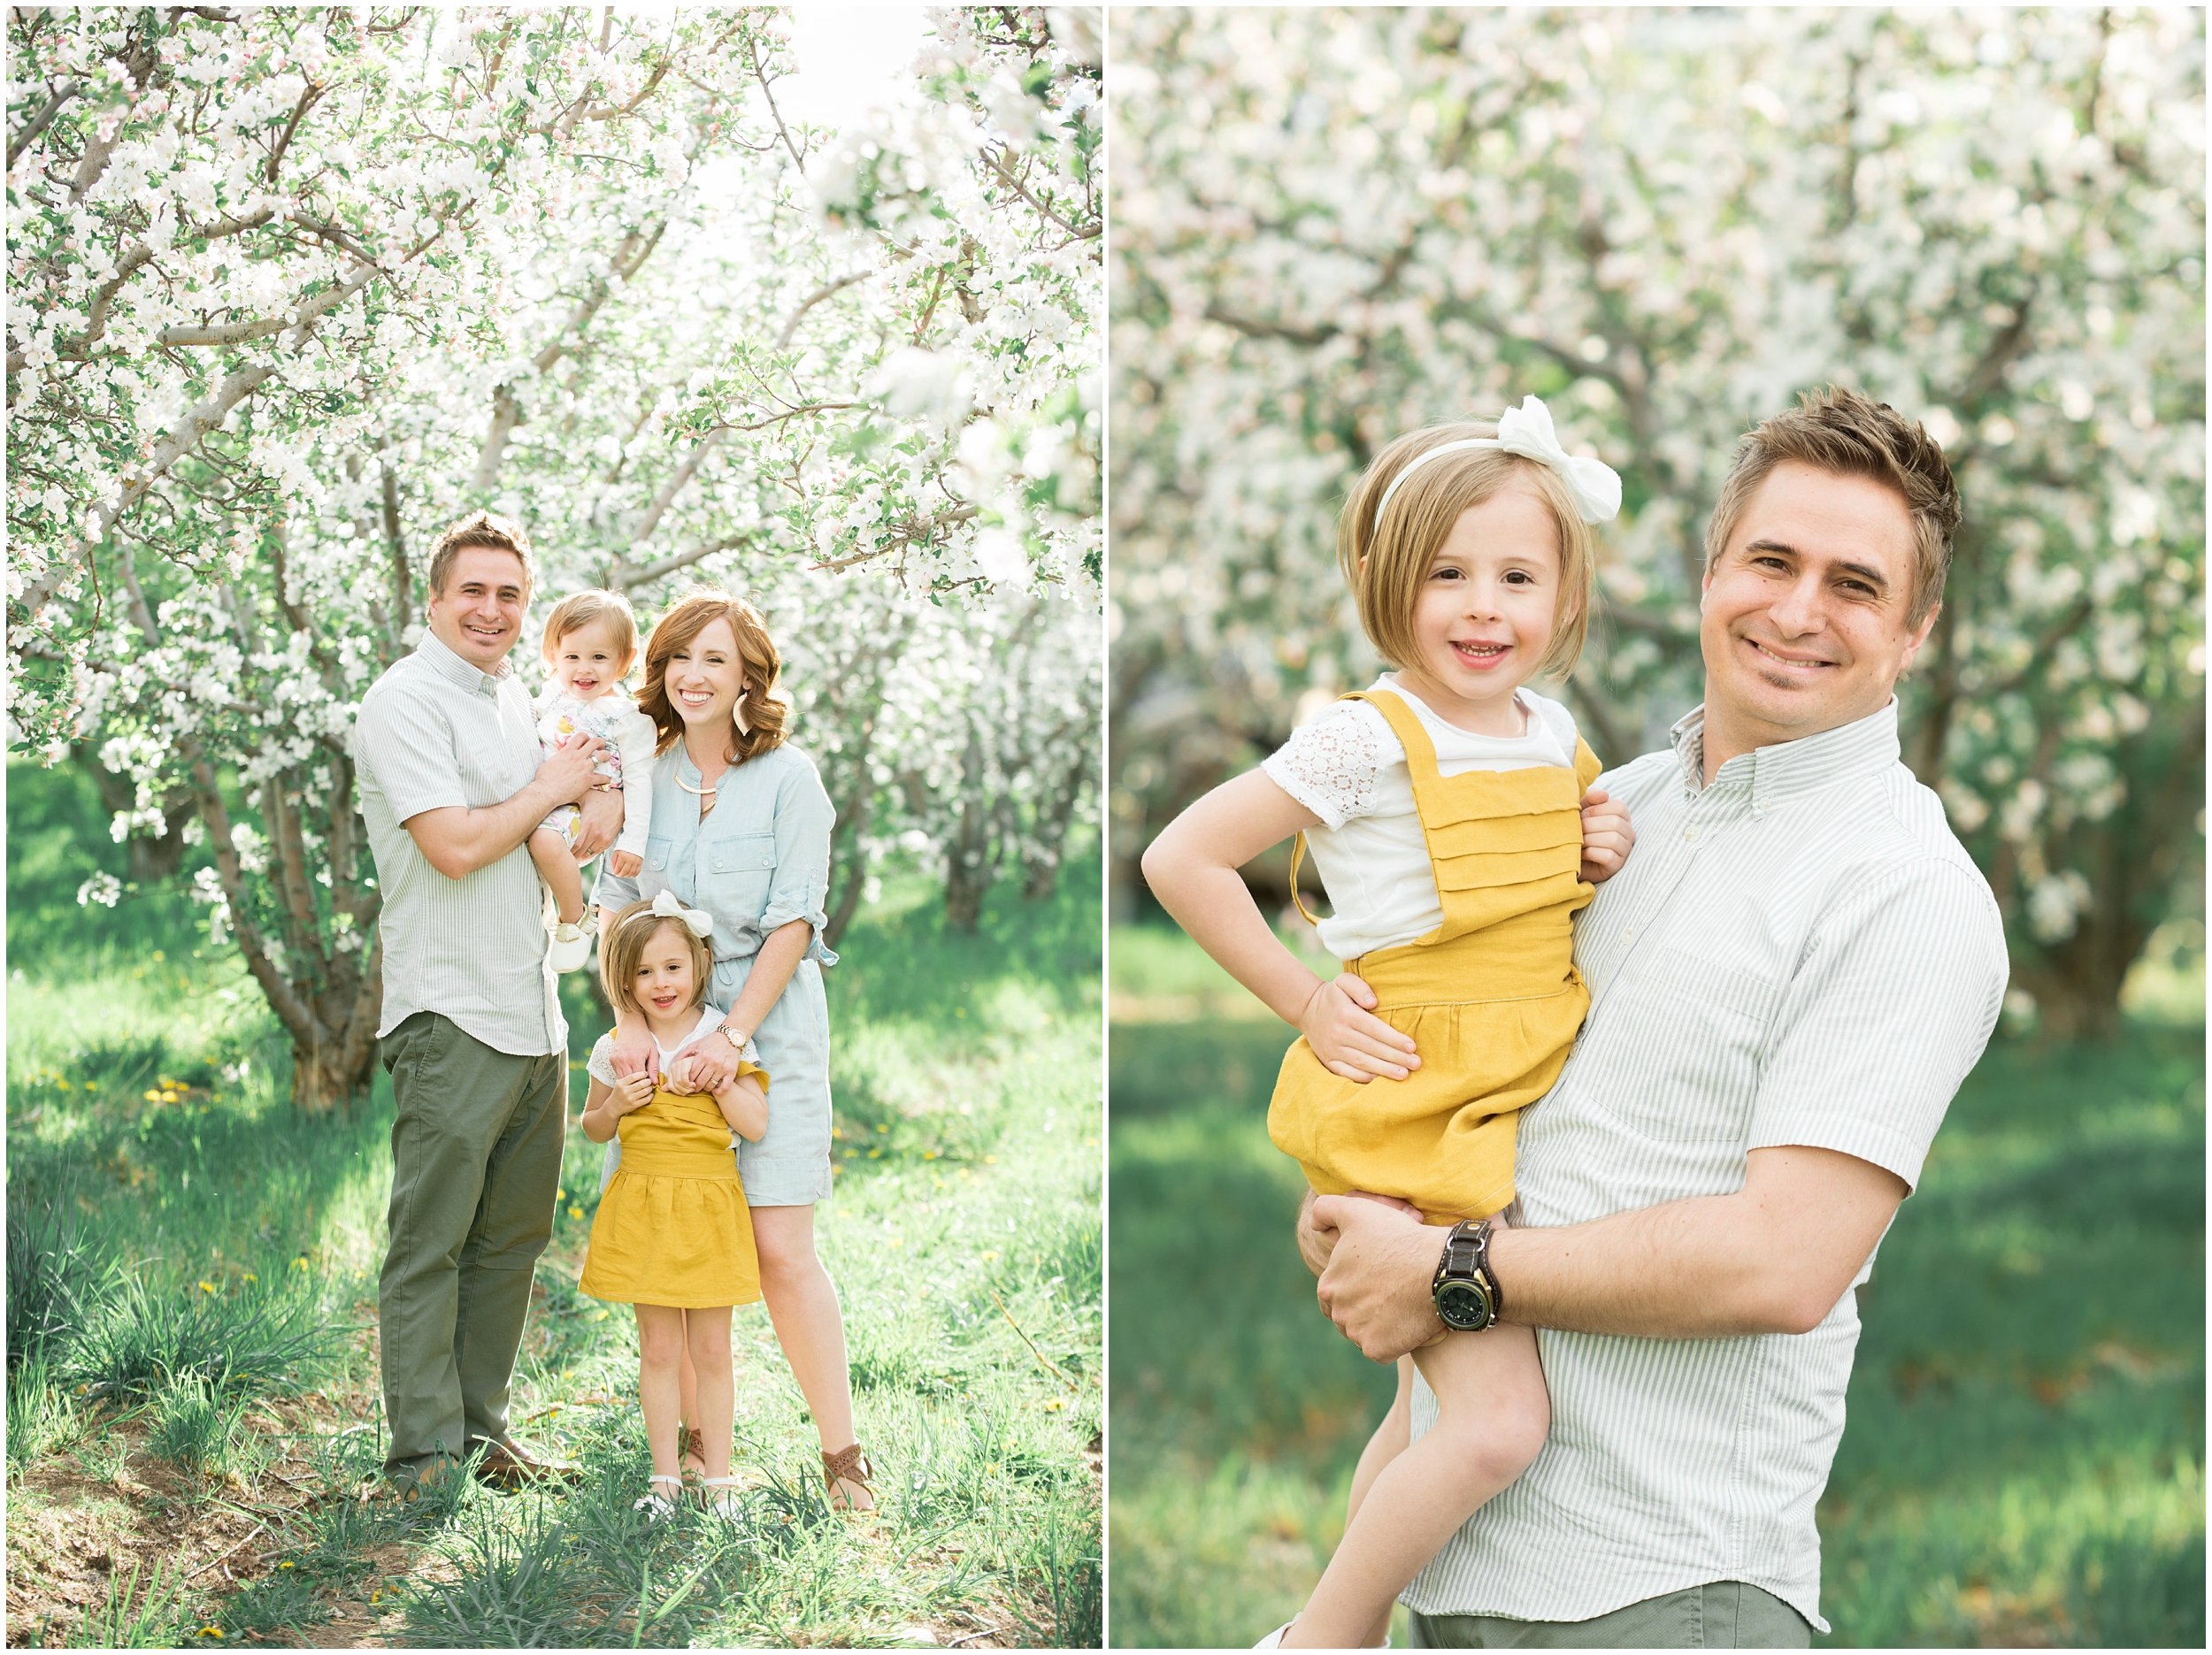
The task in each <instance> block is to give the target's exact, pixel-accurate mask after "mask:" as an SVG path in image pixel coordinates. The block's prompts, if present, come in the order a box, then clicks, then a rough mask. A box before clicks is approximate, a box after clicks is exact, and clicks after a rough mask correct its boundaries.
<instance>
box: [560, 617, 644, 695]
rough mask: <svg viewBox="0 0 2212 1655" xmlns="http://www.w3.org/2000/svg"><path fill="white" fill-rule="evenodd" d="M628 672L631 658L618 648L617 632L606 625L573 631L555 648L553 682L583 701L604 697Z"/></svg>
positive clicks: (579, 627) (598, 624)
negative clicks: (615, 634) (615, 635)
mask: <svg viewBox="0 0 2212 1655" xmlns="http://www.w3.org/2000/svg"><path fill="white" fill-rule="evenodd" d="M628 670H630V658H629V656H628V655H625V654H624V653H623V652H622V651H621V650H620V649H619V648H618V647H616V644H615V637H614V628H613V627H611V626H610V625H609V624H607V623H606V622H604V621H592V622H589V623H588V624H585V625H582V626H578V627H574V628H572V629H571V630H570V631H568V632H563V633H562V634H561V637H560V640H559V641H558V642H557V643H556V644H555V645H554V646H553V681H554V683H556V684H557V685H558V686H560V689H561V693H563V694H564V695H573V696H574V697H575V698H576V699H577V700H578V701H592V700H595V698H597V697H599V696H602V695H604V694H605V693H607V692H608V691H609V690H611V689H612V688H613V687H614V686H616V685H617V684H618V683H619V682H621V680H622V675H623V674H624V673H626V672H627V671H628Z"/></svg>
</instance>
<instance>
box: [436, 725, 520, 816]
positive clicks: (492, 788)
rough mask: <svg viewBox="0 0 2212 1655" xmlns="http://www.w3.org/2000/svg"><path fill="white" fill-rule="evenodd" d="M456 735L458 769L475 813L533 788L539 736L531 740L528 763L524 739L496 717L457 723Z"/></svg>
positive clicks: (463, 787) (466, 796)
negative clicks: (530, 786) (530, 782)
mask: <svg viewBox="0 0 2212 1655" xmlns="http://www.w3.org/2000/svg"><path fill="white" fill-rule="evenodd" d="M472 710H474V709H472ZM454 734H455V736H456V737H457V739H456V741H455V742H454V749H453V759H454V768H455V769H456V770H458V771H459V773H460V778H461V792H462V794H463V796H464V797H465V798H466V799H467V801H468V804H469V808H470V809H472V810H481V809H483V808H485V807H486V806H488V805H495V804H499V803H501V802H503V801H505V800H508V799H511V798H512V797H513V796H514V795H515V794H516V793H518V792H519V791H521V789H522V788H524V787H525V786H526V785H529V781H530V778H531V777H532V776H533V775H534V774H535V772H536V765H537V739H536V737H535V735H534V734H533V735H532V737H531V738H530V740H529V744H528V747H527V758H526V757H525V752H524V747H523V744H522V742H521V740H520V739H519V738H518V737H516V736H515V735H514V734H513V733H512V732H510V731H508V730H506V729H505V728H504V727H503V726H502V724H500V722H499V718H498V716H497V715H496V714H493V715H492V716H489V717H480V718H475V719H471V720H468V721H463V720H459V719H457V720H455V730H454Z"/></svg>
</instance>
